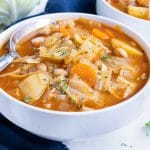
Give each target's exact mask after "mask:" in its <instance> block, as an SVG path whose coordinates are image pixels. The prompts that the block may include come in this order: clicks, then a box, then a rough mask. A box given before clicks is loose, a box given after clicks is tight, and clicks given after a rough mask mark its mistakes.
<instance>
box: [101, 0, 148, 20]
mask: <svg viewBox="0 0 150 150" xmlns="http://www.w3.org/2000/svg"><path fill="white" fill-rule="evenodd" d="M99 1H102V2H103V3H104V4H105V5H107V6H108V7H109V9H112V10H114V11H116V12H117V13H119V14H120V15H124V16H126V17H128V18H130V19H135V20H136V21H142V22H144V23H150V21H149V20H146V19H142V18H138V17H134V16H131V15H129V14H127V13H125V12H123V11H121V10H119V9H117V8H115V7H113V6H112V5H111V4H109V3H108V2H107V1H106V0H99Z"/></svg>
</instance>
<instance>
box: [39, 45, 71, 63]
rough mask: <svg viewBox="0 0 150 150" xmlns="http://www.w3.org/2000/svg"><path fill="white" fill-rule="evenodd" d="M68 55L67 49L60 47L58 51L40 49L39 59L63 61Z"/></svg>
mask: <svg viewBox="0 0 150 150" xmlns="http://www.w3.org/2000/svg"><path fill="white" fill-rule="evenodd" d="M69 54H70V50H69V48H68V47H60V48H58V49H47V48H46V47H40V57H43V58H47V59H50V60H53V61H63V60H64V59H65V57H67V56H68V55H69Z"/></svg>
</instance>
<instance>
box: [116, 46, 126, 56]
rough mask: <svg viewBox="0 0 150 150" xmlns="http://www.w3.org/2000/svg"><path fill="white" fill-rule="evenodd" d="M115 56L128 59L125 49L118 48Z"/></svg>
mask: <svg viewBox="0 0 150 150" xmlns="http://www.w3.org/2000/svg"><path fill="white" fill-rule="evenodd" d="M115 54H116V55H118V56H121V57H128V54H127V52H126V51H125V50H124V49H123V48H116V49H115Z"/></svg>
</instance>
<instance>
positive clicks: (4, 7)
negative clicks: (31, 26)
mask: <svg viewBox="0 0 150 150" xmlns="http://www.w3.org/2000/svg"><path fill="white" fill-rule="evenodd" d="M46 1H47V0H0V32H1V31H3V30H4V29H5V27H7V26H9V25H10V24H12V23H13V22H15V21H17V20H19V19H21V18H24V17H26V16H28V15H29V14H30V12H31V11H32V10H33V9H34V8H35V7H36V6H38V5H41V3H43V2H44V3H45V2H46ZM42 5H43V4H42ZM45 5H46V3H45ZM43 6H44V5H43ZM40 11H41V10H40ZM36 13H40V12H39V11H38V10H37V12H36ZM36 13H35V12H34V14H36Z"/></svg>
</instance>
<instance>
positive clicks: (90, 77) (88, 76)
mask: <svg viewBox="0 0 150 150" xmlns="http://www.w3.org/2000/svg"><path fill="white" fill-rule="evenodd" d="M71 73H75V74H77V75H78V76H79V77H80V78H81V79H82V80H83V81H85V82H86V83H87V84H88V85H89V86H91V87H92V86H94V85H95V82H96V71H95V70H94V69H93V67H92V66H90V65H88V64H84V63H79V64H76V65H74V66H73V67H72V68H71Z"/></svg>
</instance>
